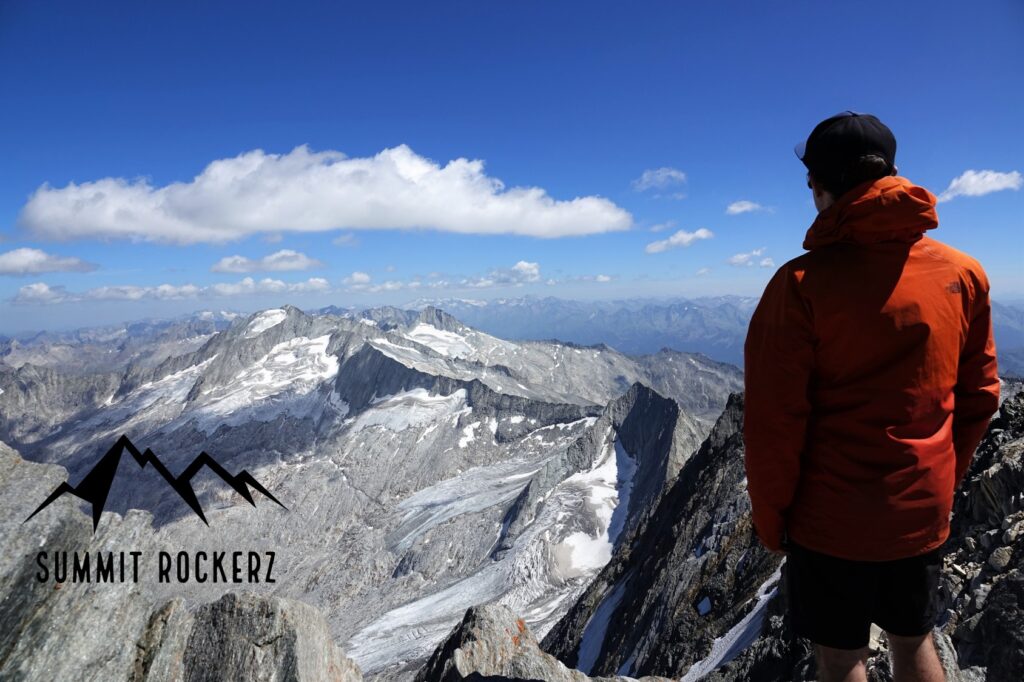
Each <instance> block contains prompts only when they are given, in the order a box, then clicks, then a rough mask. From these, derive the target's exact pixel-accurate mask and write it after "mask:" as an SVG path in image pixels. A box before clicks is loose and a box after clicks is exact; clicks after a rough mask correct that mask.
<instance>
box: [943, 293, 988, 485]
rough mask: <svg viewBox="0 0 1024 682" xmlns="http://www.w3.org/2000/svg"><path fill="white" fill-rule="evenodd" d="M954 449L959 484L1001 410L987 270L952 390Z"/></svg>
mask: <svg viewBox="0 0 1024 682" xmlns="http://www.w3.org/2000/svg"><path fill="white" fill-rule="evenodd" d="M953 394H954V403H953V448H954V450H955V451H956V485H958V486H959V485H960V481H962V480H963V478H964V476H965V475H966V474H967V468H968V467H969V466H970V464H971V458H973V457H974V451H975V450H976V449H977V448H978V443H980V442H981V439H982V437H983V436H984V435H985V430H986V429H987V428H988V422H989V419H990V418H991V417H992V414H993V413H994V412H995V411H996V410H997V409H999V375H998V371H997V367H996V344H995V340H994V339H993V336H992V307H991V303H990V302H989V284H988V280H987V278H986V277H985V275H984V273H980V276H979V277H978V279H977V280H975V283H974V297H973V300H972V302H971V307H970V322H969V326H968V328H967V336H966V339H965V341H964V346H963V349H962V350H961V352H960V363H959V366H958V369H957V378H956V386H955V387H954V389H953Z"/></svg>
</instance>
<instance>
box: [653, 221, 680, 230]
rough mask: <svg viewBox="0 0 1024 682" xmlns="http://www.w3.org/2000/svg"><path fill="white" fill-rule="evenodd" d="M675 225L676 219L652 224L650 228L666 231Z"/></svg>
mask: <svg viewBox="0 0 1024 682" xmlns="http://www.w3.org/2000/svg"><path fill="white" fill-rule="evenodd" d="M675 226H676V221H674V220H666V221H665V222H663V223H658V224H656V225H651V227H650V230H651V232H664V231H665V230H671V229H672V228H673V227H675Z"/></svg>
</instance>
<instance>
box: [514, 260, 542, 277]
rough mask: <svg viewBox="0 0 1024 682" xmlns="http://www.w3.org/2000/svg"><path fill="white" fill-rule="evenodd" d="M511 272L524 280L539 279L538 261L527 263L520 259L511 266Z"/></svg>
mask: <svg viewBox="0 0 1024 682" xmlns="http://www.w3.org/2000/svg"><path fill="white" fill-rule="evenodd" d="M512 272H514V273H515V274H516V276H517V279H520V280H521V281H524V282H536V281H537V280H539V279H540V263H528V262H527V261H524V260H521V261H519V262H518V263H516V264H515V265H513V266H512Z"/></svg>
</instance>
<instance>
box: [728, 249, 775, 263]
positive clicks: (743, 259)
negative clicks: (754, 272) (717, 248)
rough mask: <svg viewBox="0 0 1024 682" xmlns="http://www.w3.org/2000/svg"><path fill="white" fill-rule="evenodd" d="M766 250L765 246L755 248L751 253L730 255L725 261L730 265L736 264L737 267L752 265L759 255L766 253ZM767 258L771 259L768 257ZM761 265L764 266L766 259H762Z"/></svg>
mask: <svg viewBox="0 0 1024 682" xmlns="http://www.w3.org/2000/svg"><path fill="white" fill-rule="evenodd" d="M766 250H767V249H765V247H763V246H762V247H761V248H760V249H754V250H753V251H751V252H750V253H737V254H736V255H735V256H730V257H729V259H728V260H726V261H725V262H726V263H728V264H729V265H735V266H737V267H739V266H744V265H747V266H750V265H753V264H754V259H755V258H757V257H758V256H762V255H764V252H765V251H766ZM765 260H771V259H770V258H768V259H765ZM761 265H762V266H764V260H762V261H761Z"/></svg>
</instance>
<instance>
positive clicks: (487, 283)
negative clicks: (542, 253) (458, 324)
mask: <svg viewBox="0 0 1024 682" xmlns="http://www.w3.org/2000/svg"><path fill="white" fill-rule="evenodd" d="M540 279H541V277H540V263H531V262H529V261H525V260H521V261H519V262H518V263H516V264H515V265H513V266H512V267H511V268H495V269H493V270H490V271H489V272H488V273H487V274H485V275H477V276H474V277H466V278H464V279H462V280H461V281H460V282H459V284H461V285H462V286H464V287H469V288H472V289H487V288H490V287H496V286H515V287H521V286H523V285H524V284H532V283H534V282H539V281H540Z"/></svg>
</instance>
